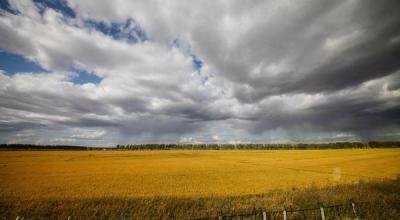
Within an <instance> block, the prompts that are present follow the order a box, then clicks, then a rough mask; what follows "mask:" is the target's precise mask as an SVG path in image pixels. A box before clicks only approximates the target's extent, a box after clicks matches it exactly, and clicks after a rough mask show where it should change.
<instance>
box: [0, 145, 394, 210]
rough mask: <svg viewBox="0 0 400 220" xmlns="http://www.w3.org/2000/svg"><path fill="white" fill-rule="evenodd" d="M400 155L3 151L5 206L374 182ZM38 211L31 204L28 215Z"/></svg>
mask: <svg viewBox="0 0 400 220" xmlns="http://www.w3.org/2000/svg"><path fill="white" fill-rule="evenodd" d="M399 158H400V149H348V150H282V151H279V150H278V151H190V150H181V151H3V152H0V179H1V182H0V200H1V203H0V204H1V206H2V207H0V208H2V210H3V211H4V212H6V213H7V212H9V210H11V209H15V210H16V209H18V210H24V209H23V208H24V207H23V206H24V205H26V206H29V204H31V205H30V206H32V207H33V206H35V205H34V204H39V203H41V204H42V205H43V202H44V203H45V202H46V201H63V200H68V201H71V200H72V201H86V202H87V201H95V200H98V201H100V200H104V199H114V200H126V201H129V200H130V199H140V200H147V201H154V199H159V198H169V199H170V200H171V199H173V198H174V199H176V200H180V199H188V200H192V201H193V200H196V199H200V198H218V199H216V200H215V201H220V200H221V198H226V197H249V196H250V197H251V196H252V195H261V194H266V193H271V192H277V191H285V192H286V191H293V190H302V189H306V188H307V189H308V188H310V187H314V188H323V187H335V186H334V185H343V184H355V183H358V182H360V181H362V182H370V181H372V182H376V181H381V180H385V179H396V177H397V176H398V175H399V174H400V160H399ZM349 196H350V193H349ZM345 199H349V198H345ZM24 201H25V202H24ZM221 201H222V200H221ZM225 202H226V201H225ZM211 203H212V202H211ZM15 204H20V205H18V207H16V205H15ZM74 204H75V205H76V204H77V203H74ZM47 205H49V204H47ZM53 205H54V203H53ZM153 205H154V204H153ZM214 205H215V204H214ZM252 205H253V206H257V204H254V203H253V204H252ZM281 205H282V204H276V207H279V206H281ZM30 206H29V207H30ZM78 206H79V205H78ZM32 207H31V208H32ZM35 207H36V209H37V206H35ZM181 207H185V206H181ZM75 208H76V206H75ZM34 210H35V209H30V211H31V213H32V212H35V211H34ZM25 211H26V210H25ZM36 211H37V210H36ZM120 211H121V210H120ZM121 212H122V211H121ZM142 214H143V213H142Z"/></svg>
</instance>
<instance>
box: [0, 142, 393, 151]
mask: <svg viewBox="0 0 400 220" xmlns="http://www.w3.org/2000/svg"><path fill="white" fill-rule="evenodd" d="M398 147H400V141H390V142H389V141H370V142H367V143H362V142H336V143H321V144H302V143H299V144H125V145H122V144H119V145H117V146H115V147H104V148H103V147H89V146H71V145H34V144H0V150H185V149H186V150H307V149H347V148H398Z"/></svg>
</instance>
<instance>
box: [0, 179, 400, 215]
mask: <svg viewBox="0 0 400 220" xmlns="http://www.w3.org/2000/svg"><path fill="white" fill-rule="evenodd" d="M399 192H400V179H399V178H397V179H396V180H385V181H374V182H360V183H358V184H347V185H337V186H332V187H325V188H318V187H310V188H307V189H295V188H293V189H292V190H289V191H274V192H270V193H266V194H260V195H246V196H233V197H204V198H178V197H151V198H109V197H107V198H91V199H79V200H70V199H52V200H23V199H17V198H15V199H11V198H1V197H0V213H1V216H0V218H6V219H15V218H16V216H24V217H25V218H24V219H67V218H68V217H69V216H71V219H117V218H118V219H120V218H125V219H190V218H203V217H211V216H219V215H236V214H238V215H240V214H241V213H249V212H254V211H255V210H262V211H279V210H283V209H284V207H285V208H286V209H288V210H296V209H307V208H315V207H318V206H319V205H321V204H322V205H325V206H329V205H334V204H343V203H349V202H350V201H351V200H354V201H355V202H358V204H360V210H362V212H363V215H364V217H366V218H367V219H396V218H399V217H400V193H399ZM361 204H362V205H361ZM336 214H337V213H336ZM336 214H335V213H334V212H332V213H330V212H328V213H327V219H329V218H332V217H334V216H335V215H336ZM350 214H351V213H349V217H350ZM329 215H332V216H329ZM345 215H347V214H345ZM297 218H304V217H301V216H300V217H299V216H297V217H296V215H295V214H294V215H292V216H289V219H297Z"/></svg>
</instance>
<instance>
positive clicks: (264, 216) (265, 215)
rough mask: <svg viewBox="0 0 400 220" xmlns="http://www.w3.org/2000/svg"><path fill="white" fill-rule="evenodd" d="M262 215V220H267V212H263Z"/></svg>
mask: <svg viewBox="0 0 400 220" xmlns="http://www.w3.org/2000/svg"><path fill="white" fill-rule="evenodd" d="M262 215H263V220H267V213H266V212H263V213H262Z"/></svg>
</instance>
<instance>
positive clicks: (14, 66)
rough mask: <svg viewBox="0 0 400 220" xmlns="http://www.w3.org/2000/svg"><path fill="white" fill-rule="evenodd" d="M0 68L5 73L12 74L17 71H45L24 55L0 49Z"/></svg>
mask: <svg viewBox="0 0 400 220" xmlns="http://www.w3.org/2000/svg"><path fill="white" fill-rule="evenodd" d="M0 69H1V70H3V71H5V72H6V74H7V75H14V74H15V73H19V72H30V73H38V72H47V70H45V69H43V68H42V67H41V66H39V65H38V64H36V63H35V62H33V61H31V60H28V59H26V58H25V57H24V56H22V55H19V54H15V53H9V52H6V51H1V50H0Z"/></svg>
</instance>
